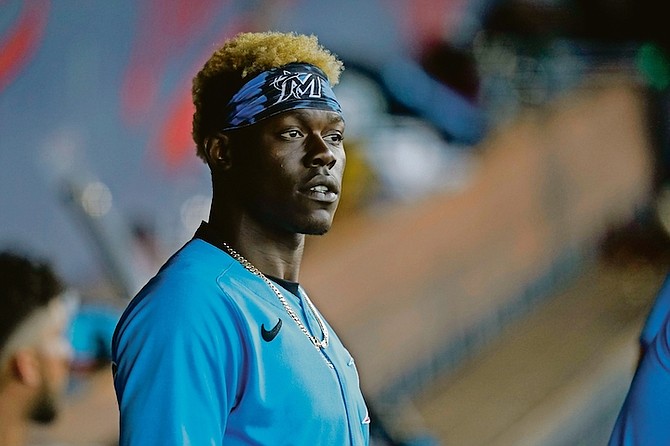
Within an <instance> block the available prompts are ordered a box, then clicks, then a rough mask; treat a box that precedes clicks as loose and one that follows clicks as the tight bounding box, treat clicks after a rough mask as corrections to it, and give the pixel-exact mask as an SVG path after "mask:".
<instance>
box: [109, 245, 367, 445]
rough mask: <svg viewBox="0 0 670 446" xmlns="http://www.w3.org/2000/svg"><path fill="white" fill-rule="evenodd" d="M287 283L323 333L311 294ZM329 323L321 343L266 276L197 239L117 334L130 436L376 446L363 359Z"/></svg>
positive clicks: (138, 301)
mask: <svg viewBox="0 0 670 446" xmlns="http://www.w3.org/2000/svg"><path fill="white" fill-rule="evenodd" d="M280 289H281V288H280ZM281 291H282V293H283V294H284V296H285V298H286V299H287V300H288V301H289V303H290V305H291V306H292V307H293V309H294V310H295V311H296V312H297V313H298V314H299V315H300V317H301V319H302V321H303V323H305V324H306V325H307V327H308V329H309V330H310V331H311V332H312V333H314V334H316V336H317V338H319V339H320V335H321V333H320V330H319V326H318V323H317V321H316V320H315V318H314V316H312V314H311V313H310V311H305V309H307V304H306V303H305V301H304V300H305V299H304V296H303V293H304V292H303V291H302V290H301V293H300V294H301V296H300V299H299V298H298V297H296V296H294V295H292V294H291V293H290V292H288V291H286V290H284V289H281ZM279 321H281V322H279ZM328 329H329V330H330V344H329V345H328V347H326V348H325V349H323V350H321V351H319V350H318V349H317V348H316V347H315V346H314V345H313V344H312V342H311V341H310V340H309V339H308V338H307V336H305V334H304V333H303V332H302V331H301V330H300V328H299V327H298V326H297V324H296V323H295V322H294V321H293V320H292V319H291V318H290V317H289V316H288V314H287V312H286V310H285V309H284V308H283V307H282V305H281V303H280V302H279V300H278V299H277V296H276V295H275V294H274V293H273V291H272V290H271V289H270V288H269V287H268V285H267V284H266V283H265V282H263V280H262V279H260V278H259V277H257V276H255V275H254V274H252V273H250V272H249V271H247V270H246V269H245V268H244V267H243V266H242V265H241V264H240V263H238V262H237V261H235V260H234V259H233V258H231V257H230V256H229V255H228V254H227V253H226V252H224V251H223V250H221V249H219V248H217V247H215V246H213V245H212V244H210V243H208V242H205V241H204V240H201V239H198V238H196V239H194V240H192V241H190V242H189V243H187V244H186V246H185V247H184V248H182V249H181V250H180V251H179V252H177V253H176V254H175V255H174V256H173V257H172V258H171V259H170V260H169V261H168V262H167V263H166V265H165V266H164V267H163V268H162V269H161V270H160V271H159V273H158V274H157V275H156V277H154V278H153V279H152V280H151V281H150V282H149V283H148V284H147V286H145V288H144V289H143V290H142V291H141V292H140V293H139V294H138V295H137V296H136V297H135V298H134V299H133V300H132V302H131V303H130V305H129V306H128V308H127V309H126V311H125V313H124V314H123V316H122V317H121V320H120V321H119V324H118V326H117V329H116V332H115V334H114V339H113V343H112V356H113V361H114V368H115V378H114V385H115V388H116V393H117V398H118V402H119V408H120V411H121V437H120V444H121V446H131V445H132V446H150V445H161V446H170V445H193V446H201V445H202V446H204V445H213V446H218V445H310V446H311V445H338V446H339V445H357V446H358V445H367V444H368V442H369V417H368V413H367V409H366V405H365V402H364V400H363V396H362V394H361V391H360V388H359V381H358V373H357V371H356V366H355V365H354V360H353V358H352V357H351V355H350V354H349V352H348V351H347V350H346V349H345V348H344V346H343V345H342V343H341V342H340V340H339V339H338V338H337V336H336V335H335V334H334V332H333V330H332V328H331V327H330V326H328Z"/></svg>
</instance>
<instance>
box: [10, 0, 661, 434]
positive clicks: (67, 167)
mask: <svg viewBox="0 0 670 446" xmlns="http://www.w3.org/2000/svg"><path fill="white" fill-rule="evenodd" d="M660 8H661V7H660V2H659V1H652V0H642V1H633V0H617V1H611V0H610V1H605V0H415V1H409V0H385V1H381V0H340V1H338V2H323V1H308V0H275V1H253V0H247V1H236V0H225V1H224V0H218V1H215V0H200V1H196V2H189V1H187V0H160V1H159V0H141V1H114V2H109V1H98V0H95V1H85V2H84V1H67V2H66V1H60V2H57V1H49V0H30V1H19V0H4V1H0V247H1V248H12V249H18V250H22V251H26V252H30V253H31V254H36V255H39V256H42V257H44V258H47V259H50V260H52V261H53V262H54V264H55V266H56V269H57V270H58V271H59V272H60V273H61V274H62V275H63V276H64V277H65V278H66V280H67V281H68V282H69V283H70V284H72V286H73V287H75V288H77V289H78V291H79V293H80V294H81V296H82V306H81V310H80V314H79V315H78V317H77V318H76V319H75V321H74V325H73V329H72V331H73V341H74V346H75V351H76V356H75V363H74V365H73V377H72V383H71V385H70V388H69V391H68V395H67V401H66V404H65V408H64V411H63V413H62V414H61V417H60V419H59V421H58V422H57V423H56V424H54V425H51V426H49V427H39V428H38V427H36V428H35V429H34V432H33V433H32V444H34V445H73V446H76V445H96V446H97V445H105V446H111V445H115V444H117V430H118V414H117V408H116V401H115V399H114V393H113V389H112V384H111V376H110V372H109V367H108V366H109V364H108V361H109V341H110V339H111V333H112V331H113V328H114V324H115V323H116V318H117V317H118V315H119V314H120V311H121V310H122V309H123V307H124V306H125V305H126V303H127V302H128V299H129V298H130V297H132V295H134V293H135V292H136V291H138V290H139V288H140V287H141V286H142V284H143V283H144V282H145V281H146V280H147V279H148V278H149V277H151V275H153V274H154V273H155V272H156V270H157V268H158V267H159V266H160V265H161V264H162V262H163V261H165V260H166V259H167V257H168V256H169V255H170V254H171V253H172V252H173V251H174V250H176V249H178V248H179V247H180V246H181V245H182V244H184V243H185V242H186V241H187V240H188V239H189V238H190V237H191V236H192V234H193V232H194V230H195V229H196V228H197V226H198V225H199V223H200V221H201V220H203V219H206V218H207V212H208V206H209V200H210V182H209V173H208V169H207V167H206V166H205V165H204V164H203V163H202V162H200V161H199V159H198V158H197V157H196V156H195V147H194V144H193V142H192V141H191V139H190V126H191V115H192V105H191V102H190V101H191V98H190V83H191V79H192V77H193V75H194V74H195V73H196V72H197V71H198V70H199V69H200V67H201V66H202V64H203V63H204V61H205V60H206V59H207V58H208V57H209V55H210V54H211V52H212V51H213V50H214V49H215V48H216V47H217V45H218V44H219V43H221V42H222V41H223V40H224V39H226V38H228V37H231V36H233V35H235V34H237V33H238V32H241V31H263V30H278V31H296V32H300V33H308V34H316V35H317V36H318V37H319V40H320V42H321V43H322V44H324V45H325V46H326V47H328V48H329V49H331V50H332V51H333V52H335V53H336V54H338V55H339V57H340V58H341V59H342V60H343V61H344V62H345V65H346V67H347V70H346V71H345V73H344V74H343V76H342V80H341V83H340V84H339V85H338V86H337V87H336V88H335V92H336V94H337V95H338V98H339V99H340V101H341V102H342V105H343V109H344V112H345V118H346V120H347V135H346V147H347V152H348V164H347V173H346V178H345V185H344V196H343V199H342V202H341V206H340V210H339V211H338V215H337V217H336V223H335V225H334V227H333V229H332V230H331V232H330V233H329V234H328V235H326V236H325V237H320V238H310V239H309V241H308V245H307V248H306V255H305V261H304V263H303V273H302V277H301V283H302V284H303V285H304V286H305V288H306V289H307V290H308V291H309V292H310V295H311V296H313V299H314V300H315V301H316V302H317V304H318V306H319V307H320V309H321V310H322V312H323V313H325V315H326V317H327V318H328V319H329V321H330V322H331V323H332V324H333V325H335V327H336V328H337V329H338V333H339V334H340V335H341V337H342V338H343V339H344V341H345V344H346V345H347V347H348V348H349V350H350V351H351V352H352V353H353V354H354V356H355V357H356V360H357V363H358V368H359V371H360V374H361V384H362V387H363V390H364V393H365V394H366V398H367V400H368V402H369V404H370V408H371V411H372V419H373V425H372V429H373V434H374V437H373V444H378V445H401V444H403V445H410V444H413V445H437V444H440V445H449V446H451V445H456V446H469V445H472V446H476V445H543V446H544V445H579V444H583V445H600V444H605V443H606V441H607V438H608V436H609V433H610V431H611V428H612V426H613V423H614V419H615V417H616V414H617V413H618V410H619V408H620V405H621V403H622V401H623V398H624V395H625V392H626V391H627V388H628V385H629V383H630V379H631V378H632V374H633V371H634V367H635V364H636V360H637V356H636V355H637V348H638V345H637V339H638V335H639V331H640V328H641V326H642V323H643V321H644V318H645V317H646V314H647V312H648V310H649V308H650V305H651V303H652V301H653V299H654V296H655V293H656V292H657V291H658V289H659V287H660V284H661V282H662V281H663V278H664V277H665V274H666V271H667V269H668V266H669V265H670V243H669V237H668V232H667V229H668V227H670V205H669V204H668V203H669V201H670V200H668V195H669V194H668V188H667V185H668V167H669V166H670V139H669V136H668V135H669V133H668V132H669V130H670V121H669V119H668V106H669V95H668V86H669V85H670V64H669V59H668V33H667V25H666V24H665V23H664V22H663V17H664V15H663V14H661V12H660V11H661V9H660Z"/></svg>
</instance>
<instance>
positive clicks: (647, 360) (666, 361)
mask: <svg viewBox="0 0 670 446" xmlns="http://www.w3.org/2000/svg"><path fill="white" fill-rule="evenodd" d="M668 444H670V317H666V318H665V320H664V322H663V324H661V326H660V331H659V332H658V334H657V335H656V336H655V337H654V338H653V341H652V342H651V344H650V345H649V347H648V349H647V351H646V352H645V354H644V356H643V358H642V361H640V364H639V367H638V369H637V371H636V373H635V376H634V378H633V382H632V384H631V386H630V389H629V390H628V395H627V396H626V400H625V401H624V404H623V407H622V409H621V412H620V413H619V417H618V419H617V422H616V425H615V427H614V431H613V433H612V437H611V438H610V442H609V445H610V446H620V445H626V446H628V445H631V446H632V445H635V446H656V445H659V446H660V445H668Z"/></svg>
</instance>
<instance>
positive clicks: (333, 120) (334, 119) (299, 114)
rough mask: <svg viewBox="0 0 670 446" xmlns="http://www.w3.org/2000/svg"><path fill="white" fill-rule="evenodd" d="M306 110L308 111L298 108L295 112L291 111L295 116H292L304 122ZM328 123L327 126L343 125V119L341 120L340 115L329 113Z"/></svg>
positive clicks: (306, 114)
mask: <svg viewBox="0 0 670 446" xmlns="http://www.w3.org/2000/svg"><path fill="white" fill-rule="evenodd" d="M307 110H309V109H302V108H300V109H297V110H293V112H294V114H295V115H294V116H295V117H296V118H297V119H300V120H304V119H305V118H307V117H308V116H309V112H308V111H307ZM328 123H329V124H339V123H342V124H343V123H344V118H342V116H341V115H340V114H337V113H332V114H331V113H329V114H328Z"/></svg>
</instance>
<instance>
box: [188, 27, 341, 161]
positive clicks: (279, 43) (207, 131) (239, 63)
mask: <svg viewBox="0 0 670 446" xmlns="http://www.w3.org/2000/svg"><path fill="white" fill-rule="evenodd" d="M293 62H302V63H308V64H311V65H314V66H317V67H319V68H320V69H321V70H322V71H323V72H324V73H325V74H326V76H327V77H328V81H329V82H330V84H331V85H336V84H337V83H338V82H339V79H340V73H341V72H342V70H343V69H344V66H343V64H342V62H341V61H340V60H339V59H338V58H337V56H335V55H334V54H332V53H331V52H330V51H328V50H327V49H326V48H324V47H323V46H321V45H320V44H319V42H318V40H317V38H316V36H306V35H303V34H295V33H279V32H264V33H241V34H238V35H237V36H235V37H234V38H232V39H230V40H228V41H226V42H225V43H224V45H223V46H222V47H221V48H219V49H218V50H216V51H215V52H214V54H212V56H211V57H210V58H209V60H208V61H207V62H206V63H205V65H204V67H203V68H202V70H200V72H198V74H197V75H196V76H195V77H194V78H193V88H192V94H193V104H194V105H195V113H193V131H192V135H193V141H195V144H196V146H197V154H198V156H199V157H200V158H201V159H203V161H204V160H205V154H204V151H205V147H204V141H205V139H206V138H207V137H210V136H213V135H215V134H216V133H217V132H218V130H219V129H220V128H221V124H222V123H221V122H220V119H221V112H222V110H223V108H224V107H225V106H226V104H227V103H228V101H230V99H231V98H232V97H233V95H234V94H235V93H236V92H237V91H238V90H239V89H240V88H241V87H242V85H243V84H244V83H245V82H246V81H247V80H249V79H251V77H253V76H255V75H256V74H258V73H260V72H262V71H266V70H269V69H271V68H276V67H281V66H283V65H287V64H289V63H293Z"/></svg>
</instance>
